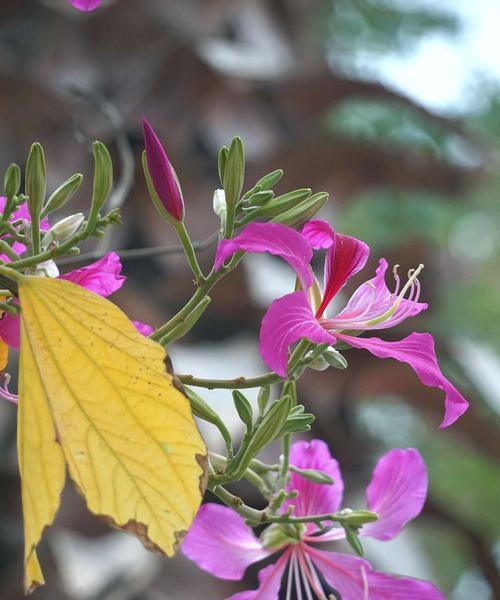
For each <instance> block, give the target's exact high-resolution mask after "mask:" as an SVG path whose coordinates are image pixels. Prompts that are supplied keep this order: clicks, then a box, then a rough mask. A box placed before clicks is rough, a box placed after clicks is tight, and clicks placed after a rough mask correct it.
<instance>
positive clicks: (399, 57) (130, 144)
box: [0, 0, 500, 600]
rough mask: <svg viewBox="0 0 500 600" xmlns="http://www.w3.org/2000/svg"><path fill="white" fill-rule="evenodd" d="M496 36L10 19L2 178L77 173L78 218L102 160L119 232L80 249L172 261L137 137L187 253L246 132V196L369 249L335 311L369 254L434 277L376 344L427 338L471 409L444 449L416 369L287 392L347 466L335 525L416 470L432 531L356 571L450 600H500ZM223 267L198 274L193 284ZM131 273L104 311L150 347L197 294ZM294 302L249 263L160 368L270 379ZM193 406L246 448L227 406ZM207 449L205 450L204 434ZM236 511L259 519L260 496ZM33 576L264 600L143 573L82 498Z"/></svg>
mask: <svg viewBox="0 0 500 600" xmlns="http://www.w3.org/2000/svg"><path fill="white" fill-rule="evenodd" d="M499 24H500V4H499V3H498V1H497V0H474V2H472V1H470V0H441V2H439V3H436V2H431V1H430V0H405V1H403V0H328V1H326V0H325V1H323V0H314V1H313V0H178V1H175V0H115V1H112V0H103V7H102V8H101V9H100V10H97V11H96V12H94V13H88V14H83V13H79V12H77V11H76V10H74V9H72V8H71V7H70V6H69V5H67V3H66V2H65V1H64V0H23V1H22V2H19V0H2V2H1V3H0V140H1V143H0V171H1V172H3V171H4V169H5V168H6V167H7V165H8V164H9V163H10V162H12V161H16V162H18V163H19V164H21V165H24V164H25V160H26V156H27V152H28V149H29V145H30V144H31V142H32V141H35V140H37V141H39V142H41V143H42V144H43V145H44V148H45V151H46V155H47V162H48V169H49V185H50V189H51V190H53V189H55V187H57V185H59V183H60V182H61V181H63V180H64V179H66V178H67V177H68V176H69V175H71V174H72V173H74V172H76V171H80V172H82V173H84V174H86V175H87V183H86V187H85V188H84V189H83V191H82V192H81V193H80V195H79V197H78V199H75V200H73V201H72V204H71V206H70V207H67V209H68V211H70V212H77V211H78V210H82V209H85V208H86V207H87V206H88V203H89V198H90V187H91V173H92V159H91V153H90V148H89V141H90V140H92V139H95V138H99V139H101V140H102V141H104V142H106V143H107V144H108V145H109V147H110V148H111V149H112V152H113V156H114V159H115V161H116V165H117V168H116V181H117V193H116V195H115V196H114V201H116V202H121V201H123V218H124V225H123V226H122V227H120V228H116V229H115V230H114V231H113V233H112V235H111V237H110V238H108V239H106V240H105V242H104V244H101V246H100V247H98V248H97V246H96V245H95V244H94V245H90V246H88V247H87V248H86V250H87V251H93V250H99V251H105V250H106V249H109V248H113V249H123V250H127V249H134V248H144V247H151V246H163V245H171V244H175V243H176V240H175V237H174V235H173V233H172V231H171V230H170V229H169V227H168V226H167V225H166V224H165V223H163V222H162V221H161V220H160V219H159V218H158V216H157V214H156V212H155V210H154V209H153V207H152V205H151V203H150V201H149V199H148V197H147V193H146V190H145V185H144V182H143V178H142V176H141V172H140V168H139V156H140V152H141V150H142V135H141V129H140V118H141V116H142V115H145V116H147V118H148V119H149V120H150V121H151V122H152V124H153V125H154V127H155V128H156V129H157V131H158V133H159V135H160V137H161V138H162V141H163V142H164V144H165V146H166V148H167V149H168V153H169V156H170V159H171V161H172V163H173V164H174V165H175V168H176V170H177V173H178V174H179V177H180V179H181V182H182V186H183V189H184V197H185V200H186V205H187V223H188V226H189V228H190V231H191V233H192V237H193V239H195V240H204V239H205V238H207V237H208V236H209V235H210V234H211V233H212V232H213V231H214V230H215V228H216V227H217V220H216V218H215V215H214V214H213V212H212V194H213V190H214V189H215V188H216V187H218V185H219V183H218V178H217V168H216V157H217V151H218V148H219V146H220V145H221V144H224V143H228V141H230V138H231V136H232V135H235V134H239V135H240V136H242V137H243V138H244V140H245V143H246V151H247V158H248V167H247V179H246V187H247V188H248V187H251V185H253V183H254V182H255V181H256V180H257V179H258V178H259V177H261V176H262V175H263V174H265V173H267V172H268V171H271V170H272V169H275V168H283V169H284V170H285V176H284V178H283V180H282V181H281V183H280V184H279V191H288V190H290V189H294V188H298V187H311V188H312V189H313V191H315V192H317V191H322V190H326V191H328V192H330V193H331V195H332V200H331V202H330V203H329V204H328V206H327V207H326V208H325V209H324V210H323V216H324V217H325V218H328V219H330V221H331V222H332V223H333V224H334V226H335V227H336V228H337V229H339V230H340V231H342V232H345V233H347V234H350V235H355V236H358V237H361V238H362V239H364V240H365V241H367V242H368V243H369V244H370V245H371V248H372V257H371V259H370V262H369V265H368V267H367V268H366V269H365V271H364V272H363V273H362V274H360V275H358V276H357V277H356V278H355V279H354V280H353V282H352V287H350V288H349V289H347V290H346V295H347V294H349V293H350V292H351V291H352V289H354V287H355V286H357V285H359V284H360V283H361V282H362V281H364V280H365V279H368V278H369V277H371V275H372V273H373V270H374V267H375V266H376V264H377V261H378V258H379V257H381V256H384V257H386V258H387V259H388V260H389V262H390V263H400V264H401V267H402V272H405V271H406V270H407V269H408V268H411V267H414V266H416V265H417V264H418V263H420V262H423V263H425V270H424V272H423V276H422V287H423V294H422V299H423V301H428V302H429V303H430V308H429V310H428V311H427V312H426V313H425V314H423V315H422V316H420V317H419V318H418V320H414V321H413V322H411V323H403V324H402V325H401V326H399V327H398V328H397V331H392V330H388V331H387V332H386V335H385V337H386V338H388V339H400V338H401V337H403V336H404V335H406V334H408V333H409V332H410V331H411V330H413V328H416V329H417V330H421V331H425V330H428V331H431V332H432V333H433V334H434V335H435V337H436V342H437V350H438V356H439V358H440V361H441V365H442V367H443V370H444V372H445V373H446V374H447V375H448V376H449V377H451V378H453V380H454V381H455V382H456V384H457V385H458V386H459V387H460V389H461V390H462V392H463V394H464V395H465V396H466V397H467V398H468V399H469V400H470V402H471V408H470V410H469V411H468V413H467V414H466V415H465V416H464V417H463V418H462V419H461V420H460V421H459V422H458V423H457V424H456V425H454V426H453V427H452V428H451V429H449V430H446V431H439V430H438V424H439V422H440V420H441V416H442V402H441V394H440V393H439V392H437V391H436V390H430V389H428V388H425V387H423V386H422V385H420V384H419V382H418V381H417V379H416V377H415V376H414V374H413V373H412V371H410V369H409V368H407V367H406V366H403V365H400V364H397V363H395V362H391V361H378V360H376V359H375V358H372V357H371V355H369V354H367V353H363V352H361V351H350V352H347V353H346V358H347V359H348V361H349V368H348V369H347V370H346V371H338V370H334V369H330V370H329V371H326V372H322V373H317V372H313V371H309V372H307V373H306V374H305V376H304V377H303V379H302V380H301V381H300V394H301V401H302V402H303V403H304V404H305V405H306V407H308V408H309V409H310V410H311V411H312V412H315V413H316V415H317V420H316V422H315V424H314V425H313V430H312V432H311V434H313V435H314V436H315V437H321V438H323V439H325V440H327V441H328V443H329V444H330V448H331V450H332V453H333V454H334V456H336V457H337V458H338V459H339V461H340V462H341V465H342V467H343V473H344V478H345V480H346V487H347V490H348V496H347V498H346V505H349V506H352V507H362V506H363V505H364V488H365V486H366V484H367V483H368V482H369V480H370V476H371V470H372V468H373V466H374V464H375V462H376V460H377V458H378V457H379V456H380V455H381V454H382V453H383V452H384V451H386V450H387V449H388V448H390V447H393V446H399V447H408V446H414V447H417V448H419V450H420V451H421V452H422V453H423V455H424V457H425V459H426V461H427V464H428V467H429V473H430V493H429V500H428V503H427V505H426V508H425V511H424V513H423V516H422V517H421V518H420V519H419V520H417V521H416V522H415V523H413V524H410V525H409V526H408V527H407V529H406V530H405V532H404V534H403V535H402V536H400V538H398V539H397V540H395V541H392V542H388V543H382V542H379V543H376V544H373V545H372V544H369V545H368V546H367V554H368V557H369V558H370V560H372V562H373V563H374V564H375V565H376V567H377V568H379V569H383V570H386V571H393V572H397V573H404V574H408V575H413V576H417V577H423V578H428V579H431V580H433V581H434V582H435V583H436V584H438V585H439V586H440V588H441V589H442V590H443V592H444V593H445V595H446V597H447V598H450V599H452V600H466V599H467V600H494V599H500V575H499V571H498V564H499V558H500V520H499V518H498V513H499V496H500V466H499V457H500V442H499V421H500V418H499V413H500V382H499V379H500V261H499V255H500V236H499V235H498V231H499V227H500V202H499V196H500V176H499V173H498V167H499V164H500V96H499V90H500V60H499V58H498V57H499V56H500V41H499V38H498V26H499ZM213 252H214V248H213V246H211V247H209V248H207V249H205V250H204V251H203V252H201V253H200V260H201V262H202V264H203V266H204V267H205V268H209V267H210V264H211V261H212V260H213ZM80 264H81V263H80ZM75 265H77V263H75ZM320 266H321V265H320V264H319V263H318V268H320ZM65 268H66V269H67V268H70V266H69V265H66V266H65ZM124 271H125V274H126V275H127V276H128V277H129V279H128V282H127V284H126V285H125V287H124V288H123V289H122V290H121V291H120V292H119V293H118V294H116V296H115V301H116V302H117V303H119V304H120V305H121V306H122V307H123V308H124V309H125V310H126V311H127V313H128V314H129V315H130V317H131V318H134V319H140V320H141V321H145V322H149V323H151V324H152V325H154V326H158V325H160V324H162V323H163V322H164V321H165V320H166V319H167V318H168V317H169V316H171V315H172V314H173V313H174V312H175V311H176V310H177V309H179V308H180V307H181V306H182V304H183V302H185V301H186V299H187V298H188V297H189V295H190V292H191V290H192V281H191V277H190V274H189V272H188V269H187V268H186V266H185V264H184V261H183V257H182V256H181V255H178V254H172V253H170V254H161V255H158V256H155V257H149V258H147V259H144V258H143V259H141V258H138V257H135V259H132V258H130V257H129V258H127V259H124ZM292 285H293V277H292V274H291V272H290V271H289V270H288V268H287V267H284V266H283V265H282V264H281V263H280V262H279V261H277V260H273V259H272V258H270V257H265V256H258V257H255V256H253V257H249V258H248V260H246V262H245V266H244V268H242V269H240V270H238V272H236V273H233V274H231V276H230V277H228V278H227V279H226V280H224V281H223V282H222V283H221V284H220V285H219V287H218V288H217V289H216V291H215V292H214V294H213V296H212V300H213V301H212V304H211V305H210V307H209V310H208V311H207V313H206V315H205V318H204V319H203V320H202V321H201V322H200V323H199V325H198V326H197V327H196V329H194V330H193V332H192V333H191V334H190V335H189V337H187V338H186V339H185V340H183V341H182V343H181V344H178V345H176V346H175V347H173V348H171V349H170V353H171V356H172V359H173V362H174V367H175V369H176V371H177V372H181V373H196V374H197V375H205V376H212V377H234V376H238V375H256V374H259V373H260V372H262V371H263V370H264V368H265V367H264V365H263V364H262V362H261V360H260V358H259V355H258V353H257V335H258V328H259V323H260V319H261V317H262V315H263V312H264V311H265V309H266V307H267V306H268V304H269V302H270V301H271V300H273V299H274V298H276V297H278V296H279V295H281V294H283V293H285V292H287V291H289V290H290V289H291V286H292ZM9 370H10V371H11V372H12V373H15V371H16V366H15V361H12V364H11V365H10V366H9ZM205 397H206V398H208V400H209V401H210V402H211V403H213V405H214V406H215V407H217V408H218V409H219V410H221V411H222V412H223V413H224V415H225V416H226V418H227V419H228V420H229V421H230V422H231V423H232V428H233V431H234V432H235V435H238V433H239V425H238V423H237V420H236V418H235V415H234V413H233V412H232V409H231V401H230V397H229V396H228V395H227V394H224V393H219V392H212V393H208V394H205ZM15 425H16V408H15V406H13V405H10V404H7V403H5V404H2V405H1V406H0V448H1V452H2V460H1V462H0V490H1V494H0V511H1V513H0V514H1V520H0V599H1V600H19V599H20V598H21V597H22V586H21V582H22V551H23V549H22V519H21V512H20V509H21V505H20V490H19V477H18V473H17V466H16V452H15ZM203 432H204V434H205V436H206V439H207V440H208V443H209V444H210V445H211V448H212V449H217V448H218V444H219V441H218V439H217V437H216V435H215V434H214V432H213V431H211V430H210V429H206V428H205V429H204V430H203ZM264 458H266V457H264ZM267 458H269V459H270V460H271V461H273V462H274V460H275V456H272V455H271V454H270V455H269V456H268V457H267ZM237 489H239V493H241V494H242V495H243V496H244V498H245V499H246V500H247V501H248V502H250V503H255V504H259V502H261V500H260V499H259V498H258V496H256V495H255V494H254V492H253V491H252V489H249V488H245V487H244V486H243V487H240V488H237ZM41 562H42V564H43V567H44V572H45V576H46V579H47V581H48V583H47V585H46V586H45V587H44V588H42V589H40V590H39V591H38V592H37V596H36V597H37V598H40V600H171V599H175V600H178V599H180V598H182V599H184V598H185V599H191V598H193V599H194V598H201V597H203V598H205V599H208V600H212V599H213V600H220V599H221V598H224V597H226V596H228V595H230V594H231V593H234V592H236V591H238V590H241V589H244V587H243V586H246V587H247V588H249V587H255V585H256V574H255V573H256V571H255V570H252V569H250V570H249V571H248V573H247V576H246V580H245V581H244V582H243V583H241V584H240V583H238V582H236V583H234V582H221V581H217V580H215V579H213V578H211V577H210V576H208V575H206V574H204V573H203V572H201V571H199V570H198V569H197V568H196V567H195V566H194V565H192V564H190V563H189V562H188V561H187V560H185V559H184V558H182V557H181V556H179V557H176V558H175V559H173V560H170V561H169V560H166V559H163V558H160V557H158V556H154V555H152V554H149V553H147V552H146V551H145V550H143V549H142V546H140V544H139V543H138V542H136V541H135V540H134V539H133V538H131V537H128V536H126V535H124V534H121V533H118V532H112V531H110V530H109V529H108V528H107V527H106V526H105V525H104V524H102V523H101V522H99V521H98V520H97V519H95V518H93V517H91V516H90V515H89V514H88V513H87V512H86V509H85V507H84V505H83V502H82V501H81V500H80V499H79V497H78V495H77V494H76V492H75V491H74V489H73V488H72V486H71V485H68V486H67V489H66V490H65V493H64V497H63V501H62V508H61V511H60V514H59V517H58V519H57V522H56V524H55V525H54V526H53V527H52V528H51V529H50V531H49V532H48V533H47V535H46V538H45V541H44V543H43V544H42V547H41ZM200 590H203V592H202V595H200V594H201V592H200Z"/></svg>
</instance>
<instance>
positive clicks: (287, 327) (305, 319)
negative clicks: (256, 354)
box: [260, 291, 335, 377]
mask: <svg viewBox="0 0 500 600" xmlns="http://www.w3.org/2000/svg"><path fill="white" fill-rule="evenodd" d="M301 338H306V339H308V340H310V341H311V342H314V343H316V344H334V343H335V338H334V336H333V335H332V334H331V333H328V331H326V329H323V327H321V325H320V324H319V322H318V320H317V319H316V318H315V316H314V315H313V313H312V311H311V307H310V305H309V301H308V299H307V295H306V293H305V292H303V291H300V292H292V293H291V294H287V295H286V296H283V297H282V298H279V299H278V300H275V301H274V302H273V303H272V304H271V306H270V307H269V308H268V310H267V312H266V314H265V315H264V318H263V319H262V325H261V328H260V354H261V356H262V358H263V359H264V362H265V363H266V364H267V365H268V367H270V368H271V369H272V370H273V371H275V372H276V373H278V375H280V376H281V377H286V374H287V367H288V348H289V347H290V346H291V345H292V344H293V343H295V342H296V341H298V340H300V339H301Z"/></svg>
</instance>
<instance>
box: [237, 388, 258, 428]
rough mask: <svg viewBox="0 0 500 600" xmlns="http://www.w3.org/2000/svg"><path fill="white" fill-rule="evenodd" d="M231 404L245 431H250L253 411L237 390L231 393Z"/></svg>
mask: <svg viewBox="0 0 500 600" xmlns="http://www.w3.org/2000/svg"><path fill="white" fill-rule="evenodd" d="M233 402H234V406H235V407H236V410H237V412H238V415H239V417H240V419H241V420H242V421H243V423H244V424H245V427H246V428H247V430H248V431H251V429H252V427H253V411H252V406H251V404H250V402H249V401H248V400H247V399H246V398H245V396H244V395H243V394H242V393H241V392H240V391H239V390H234V391H233Z"/></svg>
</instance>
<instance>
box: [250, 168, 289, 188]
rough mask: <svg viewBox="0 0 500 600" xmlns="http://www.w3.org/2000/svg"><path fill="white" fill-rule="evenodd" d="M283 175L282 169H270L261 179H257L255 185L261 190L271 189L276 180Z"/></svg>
mask: <svg viewBox="0 0 500 600" xmlns="http://www.w3.org/2000/svg"><path fill="white" fill-rule="evenodd" d="M282 177H283V169H276V171H271V173H268V174H267V175H264V177H262V179H259V181H257V183H256V184H255V187H257V186H260V189H261V190H272V189H273V187H274V186H275V185H276V184H277V183H278V181H279V180H280V179H281V178H282Z"/></svg>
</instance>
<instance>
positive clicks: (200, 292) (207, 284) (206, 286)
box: [150, 271, 225, 341]
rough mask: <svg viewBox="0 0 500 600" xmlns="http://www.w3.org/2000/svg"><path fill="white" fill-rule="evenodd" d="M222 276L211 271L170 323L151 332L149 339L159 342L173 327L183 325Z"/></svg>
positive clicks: (219, 272)
mask: <svg viewBox="0 0 500 600" xmlns="http://www.w3.org/2000/svg"><path fill="white" fill-rule="evenodd" d="M224 275H225V272H224V271H212V272H211V273H210V274H209V275H208V276H207V278H206V279H205V281H204V283H203V284H202V285H200V287H199V288H198V289H197V290H196V292H195V293H194V294H193V295H192V296H191V299H190V300H189V302H188V303H187V304H186V305H185V306H184V307H183V308H182V309H181V310H180V311H179V312H178V313H177V314H176V315H175V316H173V317H172V318H171V319H170V321H167V322H166V323H165V324H164V325H162V326H161V327H159V328H158V329H157V330H156V331H153V333H152V334H151V335H150V338H151V339H152V340H155V341H159V340H161V338H163V337H165V336H166V335H167V334H168V333H170V332H171V331H172V330H173V329H174V328H175V327H177V325H180V324H181V323H183V322H184V321H185V319H186V318H187V317H188V315H189V313H191V312H192V311H193V310H194V309H195V308H196V307H197V306H198V304H199V303H200V302H201V301H202V300H203V298H204V297H205V296H207V295H208V293H209V292H210V291H211V289H212V288H213V287H214V285H215V284H216V283H217V281H218V280H219V279H220V278H221V277H223V276H224Z"/></svg>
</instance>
